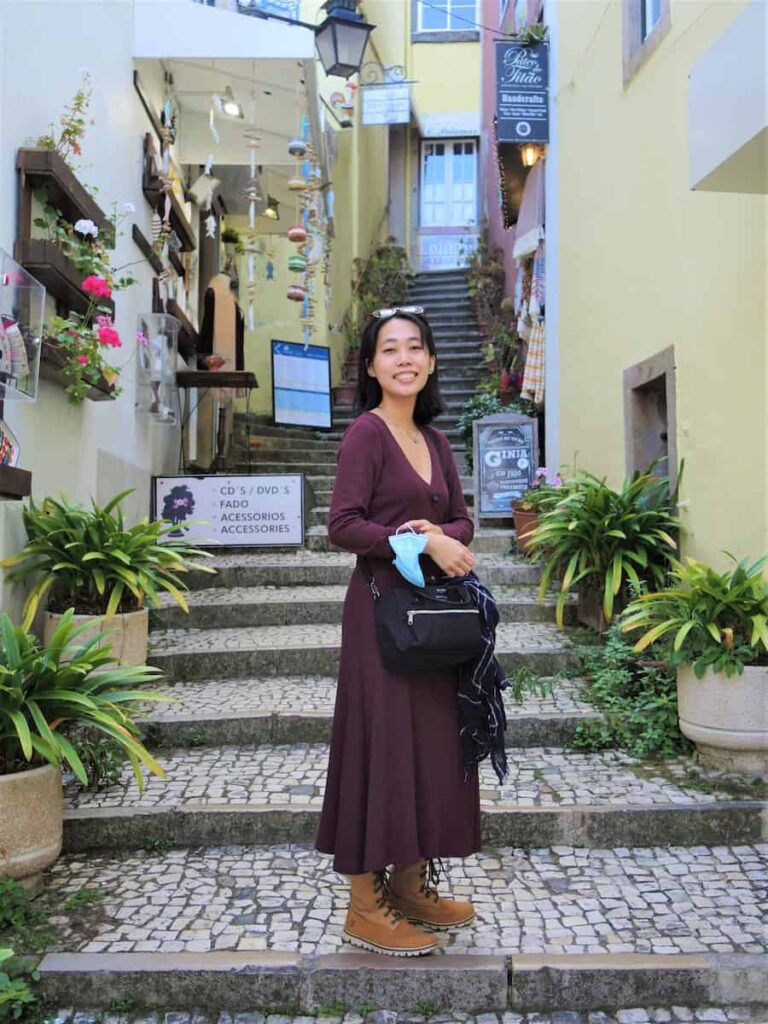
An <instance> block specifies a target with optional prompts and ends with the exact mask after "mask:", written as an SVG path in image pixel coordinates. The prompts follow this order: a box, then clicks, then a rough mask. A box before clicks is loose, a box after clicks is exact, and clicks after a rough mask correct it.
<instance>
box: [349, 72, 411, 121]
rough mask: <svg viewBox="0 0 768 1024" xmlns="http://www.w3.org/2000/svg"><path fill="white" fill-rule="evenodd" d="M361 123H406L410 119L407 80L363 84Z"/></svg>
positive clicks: (409, 90)
mask: <svg viewBox="0 0 768 1024" xmlns="http://www.w3.org/2000/svg"><path fill="white" fill-rule="evenodd" d="M361 94H362V99H363V124H365V125H369V124H408V122H409V121H410V120H411V86H410V83H408V82H385V83H378V82H377V83H374V84H372V85H364V86H363V88H362V89H361Z"/></svg>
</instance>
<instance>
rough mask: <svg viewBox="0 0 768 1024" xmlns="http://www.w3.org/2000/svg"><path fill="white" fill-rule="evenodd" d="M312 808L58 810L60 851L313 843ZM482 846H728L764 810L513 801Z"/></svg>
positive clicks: (494, 813) (494, 817)
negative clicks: (61, 819)
mask: <svg viewBox="0 0 768 1024" xmlns="http://www.w3.org/2000/svg"><path fill="white" fill-rule="evenodd" d="M319 815H320V808H319V807H316V808H314V809H313V808H307V807H304V808H301V809H298V808H296V807H295V806H294V805H286V804H283V805H280V804H269V805H267V804H262V805H253V804H232V803H228V804H183V805H181V806H178V807H173V806H167V807H161V808H157V807H148V808H146V809H142V808H141V807H140V806H132V807H116V808H111V807H98V808H91V807H88V808H80V809H76V810H72V809H69V810H65V812H64V850H65V851H66V852H67V853H83V852H85V851H87V850H102V849H111V850H119V849H123V850H127V849H134V850H136V849H147V848H149V849H151V848H152V847H153V846H154V845H156V844H157V843H158V842H160V843H163V844H167V843H170V844H171V845H172V846H176V847H181V848H184V847H194V846H226V845H236V846H240V845H248V844H256V845H258V846H273V845H275V844H279V843H311V842H313V841H314V838H315V834H316V831H317V825H318V820H319ZM481 818H482V834H483V842H484V844H486V845H488V846H490V847H501V846H516V847H520V848H523V849H538V848H541V847H546V846H578V847H584V848H591V849H607V848H610V847H614V846H643V847H645V846H662V845H667V844H671V845H673V846H724V845H725V846H733V845H745V844H751V843H757V842H761V841H762V839H763V838H764V837H765V834H766V825H767V824H768V821H767V818H768V811H767V810H766V808H765V806H764V805H763V804H762V803H761V802H759V801H755V800H753V801H746V800H744V801H739V800H733V801H724V800H718V801H713V802H710V803H700V804H695V805H687V806H680V805H673V804H670V805H664V804H661V805H659V804H654V805H644V806H638V805H636V804H626V805H620V804H610V805H605V804H594V805H589V804H586V805H585V804H582V805H576V806H573V805H569V806H566V807H535V806H516V807H503V808H498V809H493V810H488V809H485V810H483V811H482V812H481Z"/></svg>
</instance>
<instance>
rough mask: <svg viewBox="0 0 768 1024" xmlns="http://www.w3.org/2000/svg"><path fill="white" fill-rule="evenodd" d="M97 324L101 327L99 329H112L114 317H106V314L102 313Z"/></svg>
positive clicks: (97, 319) (97, 318)
mask: <svg viewBox="0 0 768 1024" xmlns="http://www.w3.org/2000/svg"><path fill="white" fill-rule="evenodd" d="M96 323H97V324H98V325H99V327H111V326H112V317H111V316H105V315H104V313H101V314H99V316H97V317H96Z"/></svg>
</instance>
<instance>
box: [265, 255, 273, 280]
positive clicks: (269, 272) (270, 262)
mask: <svg viewBox="0 0 768 1024" xmlns="http://www.w3.org/2000/svg"><path fill="white" fill-rule="evenodd" d="M274 258H275V254H274V252H273V251H272V250H271V249H267V263H266V266H265V268H264V269H265V270H266V272H267V280H268V281H274V280H275V264H274Z"/></svg>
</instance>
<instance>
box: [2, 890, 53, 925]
mask: <svg viewBox="0 0 768 1024" xmlns="http://www.w3.org/2000/svg"><path fill="white" fill-rule="evenodd" d="M46 921H47V918H46V916H45V914H44V913H43V912H42V911H40V910H38V909H37V907H33V906H32V902H31V900H30V898H29V896H28V895H27V893H26V890H25V889H24V886H23V885H20V884H19V882H17V881H15V880H14V879H13V878H7V877H3V878H0V932H25V931H27V930H28V929H30V928H37V927H38V926H39V925H42V924H45V923H46Z"/></svg>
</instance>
